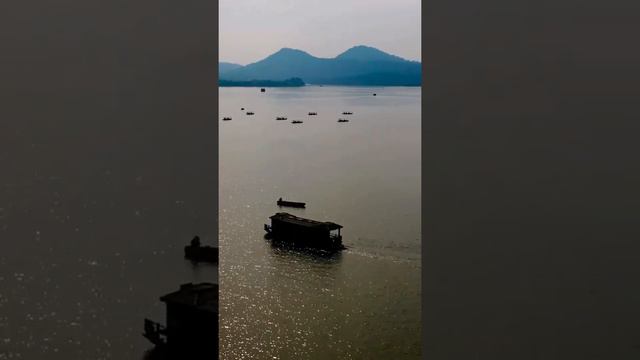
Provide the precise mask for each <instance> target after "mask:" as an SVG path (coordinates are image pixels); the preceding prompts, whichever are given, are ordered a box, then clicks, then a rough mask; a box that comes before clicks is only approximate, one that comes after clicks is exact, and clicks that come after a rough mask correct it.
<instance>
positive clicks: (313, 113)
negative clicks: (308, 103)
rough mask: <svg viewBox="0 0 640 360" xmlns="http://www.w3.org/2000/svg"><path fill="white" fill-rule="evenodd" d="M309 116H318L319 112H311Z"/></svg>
mask: <svg viewBox="0 0 640 360" xmlns="http://www.w3.org/2000/svg"><path fill="white" fill-rule="evenodd" d="M309 115H318V113H317V112H310V113H309Z"/></svg>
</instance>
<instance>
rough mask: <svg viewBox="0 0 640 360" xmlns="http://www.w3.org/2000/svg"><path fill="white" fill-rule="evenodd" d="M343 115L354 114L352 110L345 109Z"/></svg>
mask: <svg viewBox="0 0 640 360" xmlns="http://www.w3.org/2000/svg"><path fill="white" fill-rule="evenodd" d="M342 115H353V113H352V112H351V111H345V112H343V113H342Z"/></svg>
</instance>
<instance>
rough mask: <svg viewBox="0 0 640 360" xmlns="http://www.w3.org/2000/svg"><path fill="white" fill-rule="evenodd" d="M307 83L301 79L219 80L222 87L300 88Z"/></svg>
mask: <svg viewBox="0 0 640 360" xmlns="http://www.w3.org/2000/svg"><path fill="white" fill-rule="evenodd" d="M304 85H305V83H304V81H303V80H302V79H300V78H291V79H286V80H281V81H278V80H248V81H234V80H223V79H220V80H218V86H222V87H232V86H237V87H298V86H304Z"/></svg>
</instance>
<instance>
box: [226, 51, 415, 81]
mask: <svg viewBox="0 0 640 360" xmlns="http://www.w3.org/2000/svg"><path fill="white" fill-rule="evenodd" d="M218 71H219V77H220V79H221V81H223V80H228V81H254V80H271V81H283V80H286V79H290V78H301V79H302V80H303V81H304V82H305V83H307V84H318V85H363V86H420V85H421V80H422V65H421V64H420V62H417V61H410V60H405V59H403V58H401V57H398V56H395V55H392V54H388V53H386V52H384V51H381V50H378V49H376V48H373V47H369V46H363V45H359V46H355V47H352V48H350V49H349V50H347V51H345V52H343V53H342V54H340V55H338V56H336V57H334V58H319V57H315V56H313V55H310V54H309V53H307V52H305V51H302V50H297V49H290V48H283V49H281V50H279V51H277V52H276V53H274V54H272V55H270V56H268V57H266V58H264V59H262V60H260V61H258V62H255V63H252V64H248V65H246V66H241V65H238V64H232V63H225V62H220V65H219V68H218Z"/></svg>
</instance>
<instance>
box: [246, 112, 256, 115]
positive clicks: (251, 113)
mask: <svg viewBox="0 0 640 360" xmlns="http://www.w3.org/2000/svg"><path fill="white" fill-rule="evenodd" d="M253 114H255V113H254V112H253V111H249V112H247V115H253Z"/></svg>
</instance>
